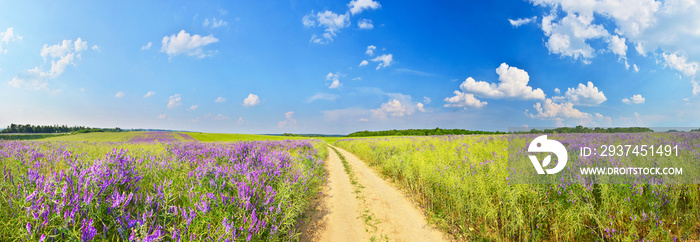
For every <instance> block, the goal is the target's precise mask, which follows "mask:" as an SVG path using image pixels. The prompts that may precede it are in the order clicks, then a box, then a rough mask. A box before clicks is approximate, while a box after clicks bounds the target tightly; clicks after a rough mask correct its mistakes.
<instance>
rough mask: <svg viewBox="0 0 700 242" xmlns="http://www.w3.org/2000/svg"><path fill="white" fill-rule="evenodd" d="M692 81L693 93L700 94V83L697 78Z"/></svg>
mask: <svg viewBox="0 0 700 242" xmlns="http://www.w3.org/2000/svg"><path fill="white" fill-rule="evenodd" d="M691 83H692V84H693V95H698V94H700V84H698V82H697V81H696V80H693V81H692V82H691Z"/></svg>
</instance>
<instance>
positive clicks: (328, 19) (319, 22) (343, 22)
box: [301, 10, 350, 44]
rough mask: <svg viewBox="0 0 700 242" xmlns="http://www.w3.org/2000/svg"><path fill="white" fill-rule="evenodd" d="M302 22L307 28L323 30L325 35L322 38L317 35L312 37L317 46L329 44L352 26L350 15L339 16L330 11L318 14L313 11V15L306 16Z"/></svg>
mask: <svg viewBox="0 0 700 242" xmlns="http://www.w3.org/2000/svg"><path fill="white" fill-rule="evenodd" d="M301 21H302V23H303V24H304V26H306V27H307V28H310V27H320V28H323V31H324V33H323V35H322V36H321V37H319V36H318V35H316V34H314V35H312V36H311V42H313V43H316V44H327V43H329V42H331V41H333V38H334V37H335V36H337V35H338V32H340V30H341V29H343V28H346V27H348V26H350V14H349V13H344V14H337V13H334V12H331V11H329V10H326V11H323V12H317V13H314V12H313V11H311V13H310V14H307V15H305V16H304V17H303V18H302V19H301Z"/></svg>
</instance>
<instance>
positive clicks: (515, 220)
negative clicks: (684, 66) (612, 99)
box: [335, 133, 700, 241]
mask: <svg viewBox="0 0 700 242" xmlns="http://www.w3.org/2000/svg"><path fill="white" fill-rule="evenodd" d="M533 137H534V136H532V137H529V136H523V137H519V138H512V137H509V136H506V135H495V136H493V135H492V136H437V137H393V138H368V139H346V140H339V141H337V142H335V145H336V146H338V147H341V148H344V149H345V150H347V151H349V152H351V153H353V154H355V155H356V156H358V157H359V158H360V159H362V160H364V161H365V162H367V163H368V164H369V165H370V166H371V167H374V168H375V170H376V171H378V173H381V174H382V175H383V176H384V177H385V178H387V179H389V180H393V182H394V183H395V184H397V185H398V186H399V187H401V188H402V189H404V191H405V193H406V194H412V198H413V199H414V200H415V202H416V203H418V204H419V205H420V206H421V207H423V208H424V209H425V210H427V211H428V213H429V214H430V217H431V218H430V220H431V221H432V222H433V223H436V224H438V226H439V227H441V228H443V229H444V230H446V231H448V232H449V233H450V234H451V235H452V236H453V237H454V238H456V239H461V240H463V239H466V240H481V239H486V240H513V241H531V240H534V241H540V240H554V241H559V240H563V241H594V240H625V241H642V240H645V241H649V240H653V241H669V240H674V239H678V240H698V239H700V185H698V184H697V183H686V184H666V183H664V182H663V181H658V180H656V181H655V183H643V182H632V183H625V184H601V183H599V182H590V181H589V182H585V181H583V182H568V183H559V184H525V183H520V184H517V183H515V182H513V179H512V178H510V177H509V176H510V173H509V163H508V157H509V144H510V143H513V142H515V143H518V144H521V147H522V150H517V151H515V153H517V154H524V153H526V151H527V146H526V144H527V143H526V142H525V140H526V138H533ZM552 137H553V138H555V139H557V140H559V141H560V142H561V143H562V144H564V145H565V146H566V147H567V150H568V152H569V154H570V155H569V157H570V158H569V164H568V165H567V167H570V166H571V167H576V166H577V164H579V163H590V162H592V160H596V161H597V160H605V159H612V160H611V162H613V163H614V162H616V161H615V160H614V159H618V158H614V157H612V158H610V157H600V156H590V157H587V158H585V159H584V158H579V157H578V155H577V154H578V152H579V148H580V147H581V145H582V142H584V141H585V142H591V144H599V143H611V144H619V143H626V144H653V143H664V144H674V145H678V147H679V149H680V150H681V155H679V156H678V157H675V158H676V159H678V160H680V161H682V162H686V163H688V164H694V165H695V166H697V164H698V162H700V135H699V134H698V133H671V134H635V135H629V134H560V135H554V136H552ZM519 147H520V146H519ZM511 152H513V151H511ZM510 155H513V154H510ZM511 157H512V156H511ZM525 159H527V157H525ZM634 159H637V160H635V162H636V161H639V162H642V163H644V162H647V163H648V162H649V159H650V158H648V157H646V158H634ZM641 159H645V160H641ZM527 162H529V161H527ZM571 164H573V165H571ZM530 169H532V167H530ZM573 180H575V178H574V179H573Z"/></svg>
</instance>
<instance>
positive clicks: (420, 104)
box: [416, 103, 425, 112]
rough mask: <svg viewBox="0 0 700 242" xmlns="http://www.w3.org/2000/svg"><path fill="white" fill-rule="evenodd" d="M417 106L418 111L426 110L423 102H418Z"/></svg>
mask: <svg viewBox="0 0 700 242" xmlns="http://www.w3.org/2000/svg"><path fill="white" fill-rule="evenodd" d="M416 108H417V109H418V111H420V112H425V105H423V104H422V103H418V104H416Z"/></svg>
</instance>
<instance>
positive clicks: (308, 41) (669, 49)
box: [0, 0, 700, 134]
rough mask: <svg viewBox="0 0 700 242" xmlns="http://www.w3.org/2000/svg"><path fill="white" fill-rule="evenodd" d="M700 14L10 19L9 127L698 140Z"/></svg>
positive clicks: (2, 5) (427, 9)
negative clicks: (585, 133) (579, 132)
mask: <svg viewBox="0 0 700 242" xmlns="http://www.w3.org/2000/svg"><path fill="white" fill-rule="evenodd" d="M695 43H700V4H699V3H698V2H695V1H663V2H656V1H651V0H644V1H626V0H604V1H602V0H601V1H593V0H589V1H558V0H536V1H448V2H447V3H440V4H436V3H434V2H432V1H423V2H417V1H414V2H411V3H410V4H406V2H405V1H372V0H349V1H334V2H331V1H311V2H302V1H245V2H244V1H221V2H209V1H196V2H178V1H174V2H168V3H163V2H141V1H121V2H99V3H98V2H94V1H78V2H63V1H52V2H49V3H45V2H33V1H21V2H17V1H1V2H0V103H2V105H1V106H0V126H2V127H5V126H7V125H9V124H10V123H31V124H67V125H85V126H94V127H121V128H162V129H176V130H192V131H204V132H227V133H283V132H293V133H329V134H346V133H350V132H353V131H359V130H383V129H395V128H396V129H402V128H435V127H440V128H464V129H477V130H501V131H505V130H507V129H508V127H522V126H529V127H551V126H562V125H566V126H572V125H578V124H582V125H585V126H603V127H608V126H656V127H658V126H679V127H681V126H682V127H685V126H698V125H700V123H698V121H697V120H698V119H699V118H700V112H699V111H698V110H700V109H699V108H700V99H699V98H698V95H699V94H700V87H698V82H699V80H698V79H697V77H696V74H698V61H700V45H697V44H695Z"/></svg>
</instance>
